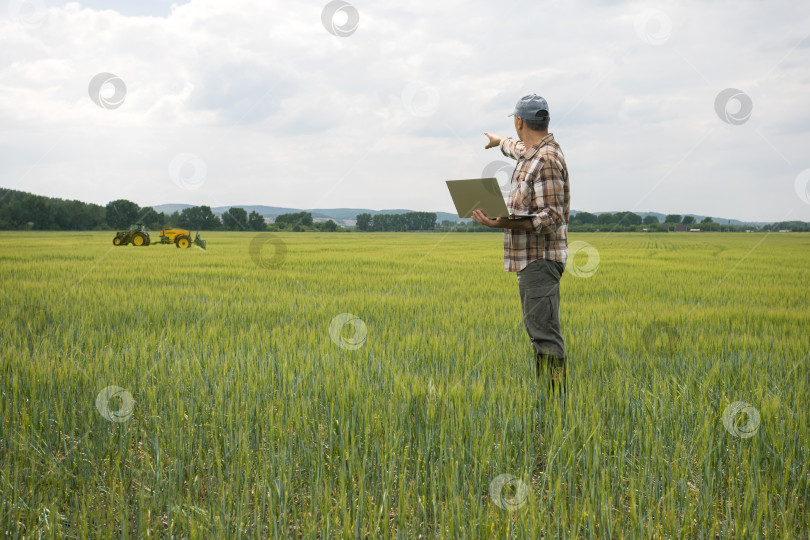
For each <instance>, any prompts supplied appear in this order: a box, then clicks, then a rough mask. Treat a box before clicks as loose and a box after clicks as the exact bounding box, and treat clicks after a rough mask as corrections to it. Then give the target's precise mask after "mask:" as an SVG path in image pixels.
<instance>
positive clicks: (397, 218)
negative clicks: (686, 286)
mask: <svg viewBox="0 0 810 540" xmlns="http://www.w3.org/2000/svg"><path fill="white" fill-rule="evenodd" d="M133 223H143V224H145V225H146V226H147V227H148V228H150V229H152V230H160V229H163V228H167V227H180V228H183V229H190V230H203V231H211V230H232V231H240V230H247V231H296V232H298V231H302V232H303V231H327V232H331V231H342V230H345V229H343V228H342V227H340V226H339V225H337V223H335V222H334V221H332V220H329V221H327V222H325V223H316V222H314V220H313V219H312V214H311V213H310V212H295V213H290V214H282V215H280V216H277V217H276V219H275V223H271V224H267V223H265V220H264V216H262V215H261V214H259V213H258V212H256V211H252V212H250V213H248V212H247V211H246V210H245V209H244V208H238V207H234V208H230V209H229V210H228V211H227V212H225V213H223V214H222V217H219V216H217V215H216V214H214V212H213V211H212V210H211V207H210V206H193V207H190V208H185V209H183V210H182V211H177V212H173V213H171V214H166V213H164V212H157V211H156V210H155V209H154V208H152V207H150V206H146V207H140V206H138V204H136V203H134V202H132V201H129V200H126V199H118V200H115V201H110V202H109V203H107V205H106V206H101V205H98V204H92V203H85V202H82V201H76V200H70V201H68V200H64V199H57V198H53V197H43V196H41V195H33V194H31V193H26V192H23V191H17V190H13V189H6V188H0V230H21V229H34V230H68V231H86V230H110V229H114V230H122V229H126V228H128V227H129V226H130V225H131V224H133ZM676 225H686V226H687V227H688V228H690V229H700V230H701V231H737V232H739V231H745V230H752V229H753V230H764V231H777V230H790V231H810V223H807V222H804V221H783V222H779V223H773V224H771V225H764V226H762V227H755V226H751V225H736V226H735V225H731V224H730V223H725V224H723V223H715V222H714V221H713V220H712V218H710V217H707V218H704V219H703V220H702V221H701V222H700V223H697V222H696V220H695V218H694V217H693V216H688V215H687V216H681V215H679V214H668V215H666V216H665V218H664V221H663V222H660V221H659V219H658V218H657V217H656V216H653V215H648V216H646V217H644V218H642V217H641V216H640V215H638V214H635V213H633V212H616V213H604V214H599V215H596V214H592V213H590V212H578V213H577V214H575V215H573V216H571V219H570V220H569V223H568V230H569V231H572V232H591V231H614V232H632V231H638V232H641V231H645V230H646V231H649V232H662V231H670V230H673V229H674V228H675V226H676ZM356 228H357V230H359V231H432V230H433V231H458V232H502V229H491V228H489V227H485V226H484V225H480V224H478V223H475V222H474V221H465V222H457V221H450V220H444V221H442V222H441V224H438V223H437V222H436V214H435V213H433V212H406V213H404V214H376V215H371V214H370V213H363V214H358V215H357V225H356Z"/></svg>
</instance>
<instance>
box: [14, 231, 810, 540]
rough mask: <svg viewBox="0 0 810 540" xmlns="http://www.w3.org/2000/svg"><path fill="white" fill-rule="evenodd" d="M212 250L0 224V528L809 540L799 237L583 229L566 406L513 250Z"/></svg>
mask: <svg viewBox="0 0 810 540" xmlns="http://www.w3.org/2000/svg"><path fill="white" fill-rule="evenodd" d="M204 237H205V238H207V240H208V250H207V251H202V250H200V249H197V248H194V249H187V250H181V249H175V248H174V247H172V246H160V245H157V246H150V247H140V248H135V247H131V246H129V247H118V248H113V246H112V243H111V239H112V234H111V233H78V234H75V233H34V232H27V233H8V232H5V233H0V261H1V262H0V278H1V279H2V290H0V306H2V313H3V319H2V323H0V332H2V333H1V334H0V337H1V339H2V357H1V359H0V372H1V373H2V377H1V378H0V533H2V534H8V535H10V536H12V537H15V536H16V537H21V536H25V537H28V538H36V537H39V536H42V537H69V538H72V537H86V536H92V537H108V536H109V537H119V536H121V535H127V536H130V537H140V536H153V537H154V536H160V537H162V536H167V535H172V536H175V537H191V538H195V537H214V536H220V537H221V536H225V535H227V536H232V537H234V536H245V537H280V538H286V537H299V536H301V537H304V538H332V537H341V538H388V537H392V538H393V537H397V538H417V537H420V535H421V537H422V538H433V537H441V538H509V537H517V538H539V537H541V535H545V537H547V538H558V537H562V538H567V537H572V538H576V537H581V538H607V537H615V538H622V537H625V538H759V537H762V538H807V537H808V534H809V533H808V531H809V530H810V524H809V523H808V520H810V518H808V516H809V515H810V505H809V503H810V498H809V497H810V492H809V491H808V478H810V471H809V470H808V466H809V465H808V464H809V463H810V433H808V431H809V426H808V424H809V423H808V420H807V419H808V417H810V411H808V404H810V387H808V379H809V378H810V377H808V371H809V370H808V365H809V363H808V354H809V353H810V332H809V331H808V329H810V307H809V306H810V235H807V234H798V233H796V234H793V233H791V234H779V233H773V234H764V233H763V234H759V233H754V234H711V233H670V234H651V235H645V234H600V233H591V234H572V235H571V238H570V241H571V242H572V246H573V245H574V244H573V242H574V241H577V242H587V243H588V244H589V245H590V246H592V248H587V249H586V250H583V251H588V250H592V252H593V251H595V252H597V253H598V255H599V264H598V267H596V268H595V272H593V270H594V268H593V266H594V263H595V259H594V258H591V259H589V260H588V259H587V258H586V257H585V255H583V253H582V252H580V253H579V254H577V255H576V256H574V257H572V260H571V261H569V272H566V274H565V275H564V277H563V279H562V282H561V297H562V299H561V320H562V326H563V333H564V336H565V339H566V344H567V352H568V355H569V377H570V380H569V392H570V393H569V397H568V403H567V405H566V407H565V408H564V409H563V408H561V407H560V403H559V401H558V400H557V399H555V398H553V397H552V396H547V395H546V393H545V391H544V389H545V386H544V382H543V381H540V382H538V381H536V380H535V376H534V372H533V364H532V362H533V360H532V356H531V351H530V348H529V342H528V337H527V336H526V334H525V330H524V328H523V324H522V318H521V310H520V301H519V298H518V294H517V283H516V278H515V275H514V274H511V273H506V272H504V271H503V260H502V244H501V242H502V237H501V236H500V235H497V234H494V235H493V234H464V233H451V234H446V235H445V234H435V233H425V234H407V233H396V234H394V233H392V234H385V233H377V234H374V233H372V234H359V233H358V234H337V233H333V234H294V233H292V234H276V235H270V236H266V237H265V236H256V235H255V234H252V233H208V234H205V235H204ZM576 245H577V246H582V245H583V244H576ZM589 265H590V266H589ZM578 268H579V269H580V270H581V269H583V268H586V269H588V270H590V271H588V272H582V271H580V272H577V271H576V270H577V269H578ZM588 274H591V275H589V276H588ZM110 387H113V388H110ZM724 412H725V417H724ZM504 475H508V476H504Z"/></svg>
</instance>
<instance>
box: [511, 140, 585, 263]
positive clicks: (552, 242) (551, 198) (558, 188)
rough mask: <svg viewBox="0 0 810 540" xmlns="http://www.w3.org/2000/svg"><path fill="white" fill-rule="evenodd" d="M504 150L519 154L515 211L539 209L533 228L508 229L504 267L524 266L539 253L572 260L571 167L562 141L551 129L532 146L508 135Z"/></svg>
mask: <svg viewBox="0 0 810 540" xmlns="http://www.w3.org/2000/svg"><path fill="white" fill-rule="evenodd" d="M501 152H503V154H504V155H505V156H507V157H511V158H512V159H516V160H517V165H516V166H515V172H514V173H513V174H512V180H511V181H510V184H509V185H510V189H509V198H508V200H507V204H506V205H507V208H508V209H509V212H510V213H515V214H533V216H532V218H531V220H532V224H533V225H534V230H533V231H520V230H516V229H504V230H503V259H504V270H506V271H507V272H518V271H520V270H523V268H525V267H526V265H527V264H529V263H530V262H532V261H533V260H535V259H550V260H553V261H559V262H561V263H563V264H565V262H566V261H567V260H568V214H569V211H570V208H571V204H570V202H571V195H570V192H569V188H568V167H567V166H566V164H565V156H563V153H562V150H561V149H560V145H559V144H557V142H556V141H555V140H554V134H552V133H549V134H548V135H546V136H545V137H543V139H542V140H541V141H540V142H538V143H537V144H536V145H534V146H532V147H531V148H529V149H528V150H526V148H525V147H524V146H523V142H522V141H515V140H514V139H512V138H511V137H507V138H506V139H503V140H502V141H501Z"/></svg>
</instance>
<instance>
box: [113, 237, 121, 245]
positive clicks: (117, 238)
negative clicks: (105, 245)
mask: <svg viewBox="0 0 810 540" xmlns="http://www.w3.org/2000/svg"><path fill="white" fill-rule="evenodd" d="M113 245H114V246H120V245H121V237H120V236H116V237H115V238H113Z"/></svg>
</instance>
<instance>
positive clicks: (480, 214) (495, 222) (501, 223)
mask: <svg viewBox="0 0 810 540" xmlns="http://www.w3.org/2000/svg"><path fill="white" fill-rule="evenodd" d="M472 218H473V219H474V220H475V221H477V222H478V223H480V224H481V225H486V226H487V227H491V228H493V229H517V230H520V231H532V230H534V227H533V226H532V220H531V218H525V217H508V216H503V217H499V218H498V219H489V218H488V217H487V215H486V214H485V213H484V211H483V210H481V209H480V208H476V209H475V210H473V212H472Z"/></svg>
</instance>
